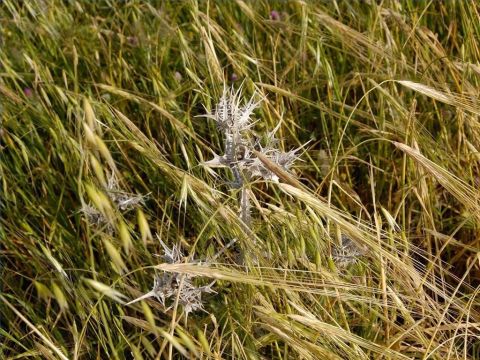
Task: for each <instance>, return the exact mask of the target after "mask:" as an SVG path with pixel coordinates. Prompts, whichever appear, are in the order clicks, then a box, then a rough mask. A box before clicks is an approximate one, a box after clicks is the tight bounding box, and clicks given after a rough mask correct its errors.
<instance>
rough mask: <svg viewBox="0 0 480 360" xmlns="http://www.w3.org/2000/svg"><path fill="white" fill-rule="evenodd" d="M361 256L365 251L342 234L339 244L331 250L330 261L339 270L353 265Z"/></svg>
mask: <svg viewBox="0 0 480 360" xmlns="http://www.w3.org/2000/svg"><path fill="white" fill-rule="evenodd" d="M363 255H365V250H364V249H362V248H360V247H359V246H358V245H357V244H355V242H354V241H353V240H352V239H350V238H349V237H348V236H346V235H344V234H342V236H341V238H340V244H339V245H337V246H335V247H334V248H333V250H332V259H333V261H334V262H335V264H336V265H337V266H338V267H341V268H343V267H346V266H348V265H351V264H355V263H356V262H357V261H358V260H359V258H360V257H362V256H363Z"/></svg>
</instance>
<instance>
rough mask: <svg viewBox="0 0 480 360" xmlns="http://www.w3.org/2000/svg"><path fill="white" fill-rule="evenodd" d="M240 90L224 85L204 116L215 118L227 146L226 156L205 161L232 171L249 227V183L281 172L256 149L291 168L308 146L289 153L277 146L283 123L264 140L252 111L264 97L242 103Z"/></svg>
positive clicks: (241, 214) (242, 214)
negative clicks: (260, 155)
mask: <svg viewBox="0 0 480 360" xmlns="http://www.w3.org/2000/svg"><path fill="white" fill-rule="evenodd" d="M240 92H241V87H240V88H239V89H238V90H237V91H236V92H235V91H234V90H233V89H227V88H224V91H223V94H222V96H221V98H220V101H219V102H218V104H217V106H216V107H215V110H214V112H213V113H209V114H207V115H204V116H205V117H207V118H210V119H213V120H214V121H215V123H216V125H217V129H218V131H220V132H221V134H222V136H223V147H224V154H223V155H218V154H215V153H214V155H213V159H211V160H210V161H206V162H205V163H204V165H205V166H209V167H212V168H220V167H223V168H227V169H229V170H230V172H231V174H232V177H233V181H232V182H231V187H232V188H234V189H240V192H239V204H240V219H241V220H242V222H243V224H244V225H245V226H246V227H247V228H250V227H251V202H250V200H251V196H252V193H251V192H250V190H249V189H248V185H249V183H250V182H251V181H252V180H253V179H255V178H262V179H264V180H266V181H273V182H278V181H279V177H278V175H277V174H275V173H274V172H273V171H271V170H270V169H269V168H267V166H266V165H265V164H264V162H263V161H262V160H260V159H259V158H258V157H257V156H256V155H255V152H256V151H258V152H259V153H261V154H262V155H263V156H264V157H265V158H267V159H268V160H269V161H271V162H273V163H274V164H276V165H278V166H280V167H281V168H282V169H284V170H287V171H288V170H289V169H290V167H291V166H292V164H293V163H294V162H295V161H296V160H297V159H298V152H299V150H300V149H302V148H303V147H304V146H305V145H303V146H301V147H299V148H297V149H294V150H291V151H288V152H283V151H281V150H279V149H277V145H278V139H277V138H276V137H275V134H276V132H277V131H278V129H279V128H280V123H279V124H278V125H277V126H276V127H275V129H273V131H271V132H269V133H267V134H266V136H264V139H262V137H261V136H259V135H258V134H256V133H255V132H254V130H253V126H254V124H255V123H256V122H257V121H256V120H254V118H253V112H254V110H255V109H256V108H257V107H258V105H259V104H260V102H261V100H260V101H258V102H255V100H254V99H255V94H254V95H253V96H252V97H251V98H250V100H248V101H247V102H246V103H243V104H242V98H241V96H240ZM262 140H263V141H262Z"/></svg>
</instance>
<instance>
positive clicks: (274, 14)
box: [270, 10, 280, 21]
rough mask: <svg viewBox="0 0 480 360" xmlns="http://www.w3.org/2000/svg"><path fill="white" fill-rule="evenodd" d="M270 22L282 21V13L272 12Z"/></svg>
mask: <svg viewBox="0 0 480 360" xmlns="http://www.w3.org/2000/svg"><path fill="white" fill-rule="evenodd" d="M270 20H273V21H280V13H279V12H278V11H277V10H272V11H270Z"/></svg>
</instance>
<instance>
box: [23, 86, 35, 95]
mask: <svg viewBox="0 0 480 360" xmlns="http://www.w3.org/2000/svg"><path fill="white" fill-rule="evenodd" d="M23 93H24V94H25V96H26V97H32V96H33V90H32V89H31V88H29V87H26V88H23Z"/></svg>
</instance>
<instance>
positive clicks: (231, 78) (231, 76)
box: [230, 73, 238, 81]
mask: <svg viewBox="0 0 480 360" xmlns="http://www.w3.org/2000/svg"><path fill="white" fill-rule="evenodd" d="M230 80H231V81H237V80H238V75H237V74H235V73H232V75H230Z"/></svg>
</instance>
